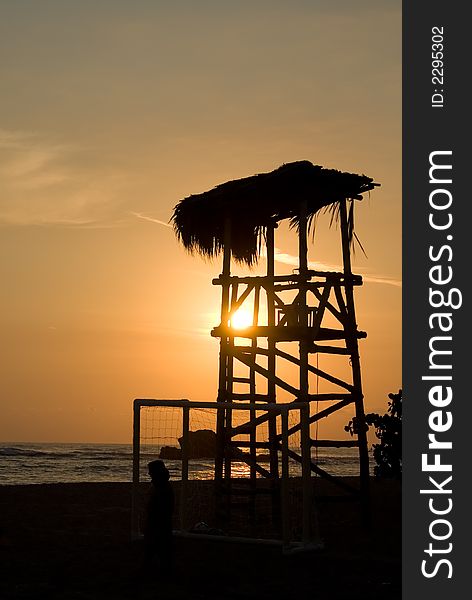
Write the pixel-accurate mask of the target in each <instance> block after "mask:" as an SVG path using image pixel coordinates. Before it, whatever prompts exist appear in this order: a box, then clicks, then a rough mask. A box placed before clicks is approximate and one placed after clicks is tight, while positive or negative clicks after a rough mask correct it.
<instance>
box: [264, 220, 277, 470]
mask: <svg viewBox="0 0 472 600" xmlns="http://www.w3.org/2000/svg"><path fill="white" fill-rule="evenodd" d="M274 230H275V224H274V223H270V224H269V225H268V226H267V278H268V282H267V325H268V326H269V327H274V325H275V301H274V292H273V287H274V275H275V245H274ZM267 347H268V355H267V396H268V402H271V403H274V404H275V402H276V384H275V372H276V352H275V350H276V344H275V340H274V337H273V335H269V337H268V338H267ZM276 435H277V417H276V415H275V414H273V415H271V416H270V418H269V440H270V441H272V440H274V439H275V436H276ZM269 454H270V472H271V474H272V477H273V478H274V479H277V478H278V476H279V467H278V456H277V449H276V448H275V447H274V448H271V450H270V453H269Z"/></svg>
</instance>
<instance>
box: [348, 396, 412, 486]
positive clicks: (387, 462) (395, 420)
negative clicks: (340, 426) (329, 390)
mask: <svg viewBox="0 0 472 600" xmlns="http://www.w3.org/2000/svg"><path fill="white" fill-rule="evenodd" d="M388 397H389V398H390V402H389V403H388V408H387V412H386V413H385V414H384V415H379V414H377V413H369V414H367V415H365V423H364V424H363V427H364V429H365V431H368V429H369V427H375V435H376V436H377V438H378V439H379V440H380V443H379V444H373V445H372V448H373V456H374V459H375V462H376V463H377V464H376V466H375V467H374V475H375V476H376V477H390V478H396V479H400V478H401V476H402V390H398V393H397V394H389V395H388ZM344 429H345V431H348V432H349V433H350V434H351V435H354V434H356V433H357V432H358V431H359V430H360V423H359V419H357V417H353V418H352V419H351V421H349V423H348V424H347V425H346V427H345V428H344Z"/></svg>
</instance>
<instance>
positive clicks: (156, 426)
mask: <svg viewBox="0 0 472 600" xmlns="http://www.w3.org/2000/svg"><path fill="white" fill-rule="evenodd" d="M223 417H224V421H225V423H226V429H225V430H224V432H223V434H222V433H221V430H220V429H219V423H221V419H222V418H223ZM309 418H310V414H309V405H308V404H307V403H304V402H292V403H286V404H283V403H281V404H275V403H274V404H269V403H257V402H255V403H245V402H193V401H190V400H152V399H137V400H135V401H134V406H133V484H132V522H131V529H132V531H131V533H132V537H133V539H137V538H139V537H140V535H141V525H142V518H143V513H144V510H145V496H146V493H147V492H148V488H149V476H148V474H147V463H148V462H150V461H151V460H155V459H157V458H161V459H162V460H163V461H164V462H165V464H166V466H167V468H168V469H169V471H170V474H171V482H172V485H173V488H174V493H175V499H176V506H175V514H174V527H175V533H176V534H177V535H182V536H195V537H197V536H198V537H205V538H211V539H215V540H217V539H218V540H226V541H238V540H239V541H241V540H243V541H252V542H257V543H262V544H280V545H281V546H282V547H283V549H284V551H290V550H297V549H303V548H313V547H319V545H320V542H319V537H318V523H317V515H316V509H315V505H314V497H313V489H312V486H313V481H314V478H312V477H311V442H310V423H309ZM269 422H270V425H271V427H270V428H269V426H268V424H269ZM228 423H229V425H228ZM274 423H275V429H274ZM269 429H270V431H271V436H269ZM274 431H275V432H276V438H275V439H273V438H274ZM217 432H219V433H217ZM271 438H272V439H271ZM269 451H270V456H271V457H272V458H273V454H274V451H275V453H276V455H277V457H278V460H277V465H276V472H274V468H273V464H271V466H270V467H268V465H267V463H268V461H269V458H270V456H269V454H268V452H269ZM272 458H271V459H270V460H272ZM218 462H219V464H220V465H221V464H222V465H223V469H222V472H221V473H220V475H219V476H218V472H219V471H218V469H215V464H218ZM144 482H146V483H147V485H145V484H144Z"/></svg>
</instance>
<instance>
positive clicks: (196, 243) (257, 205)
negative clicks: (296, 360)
mask: <svg viewBox="0 0 472 600" xmlns="http://www.w3.org/2000/svg"><path fill="white" fill-rule="evenodd" d="M377 185H379V184H377V183H374V182H373V180H372V179H371V178H370V177H367V176H366V175H356V174H354V173H343V172H341V171H337V170H335V169H325V168H323V167H321V166H319V165H313V164H312V163H311V162H309V161H306V160H304V161H297V162H292V163H287V164H284V165H282V166H281V167H279V168H278V169H275V170H274V171H271V172H270V173H261V174H259V175H253V176H252V177H245V178H244V179H237V180H235V181H228V182H226V183H223V184H221V185H218V186H216V187H215V188H213V189H212V190H209V191H207V192H204V193H202V194H193V195H191V196H188V197H187V198H184V199H183V200H181V201H180V202H179V203H178V204H177V205H176V207H175V208H174V213H173V215H172V218H171V221H172V225H173V228H174V231H175V234H176V235H177V238H178V239H179V240H180V241H181V242H182V244H183V245H184V247H185V248H186V249H187V250H188V251H189V252H191V253H193V254H199V255H201V256H203V257H205V258H212V257H214V256H216V255H218V254H219V253H220V252H221V251H222V250H223V246H224V240H225V223H226V222H227V221H228V220H229V222H230V224H231V244H230V245H231V252H232V255H233V258H234V259H235V260H236V261H238V262H241V263H246V264H247V265H249V266H251V265H253V264H255V263H256V262H257V261H258V259H259V256H260V249H261V242H262V240H263V238H264V237H265V234H266V231H267V226H268V225H270V224H271V223H274V222H278V221H281V220H283V219H290V225H291V226H292V227H296V228H298V226H299V220H300V208H301V203H302V202H303V201H306V202H307V209H308V222H309V225H310V228H313V227H314V225H315V221H316V215H317V213H318V211H320V210H321V209H323V208H324V209H325V210H329V211H331V213H332V221H333V220H337V214H338V212H339V203H340V202H341V201H342V200H345V199H347V200H351V201H352V200H362V194H364V193H365V192H368V191H370V190H372V189H373V188H374V187H375V186H377ZM349 215H350V219H349V221H350V237H351V238H352V235H353V234H354V231H353V226H354V214H353V203H352V205H351V209H350V211H349ZM354 235H355V234H354Z"/></svg>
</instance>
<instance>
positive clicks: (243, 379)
mask: <svg viewBox="0 0 472 600" xmlns="http://www.w3.org/2000/svg"><path fill="white" fill-rule="evenodd" d="M233 383H251V379H250V378H249V377H233Z"/></svg>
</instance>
